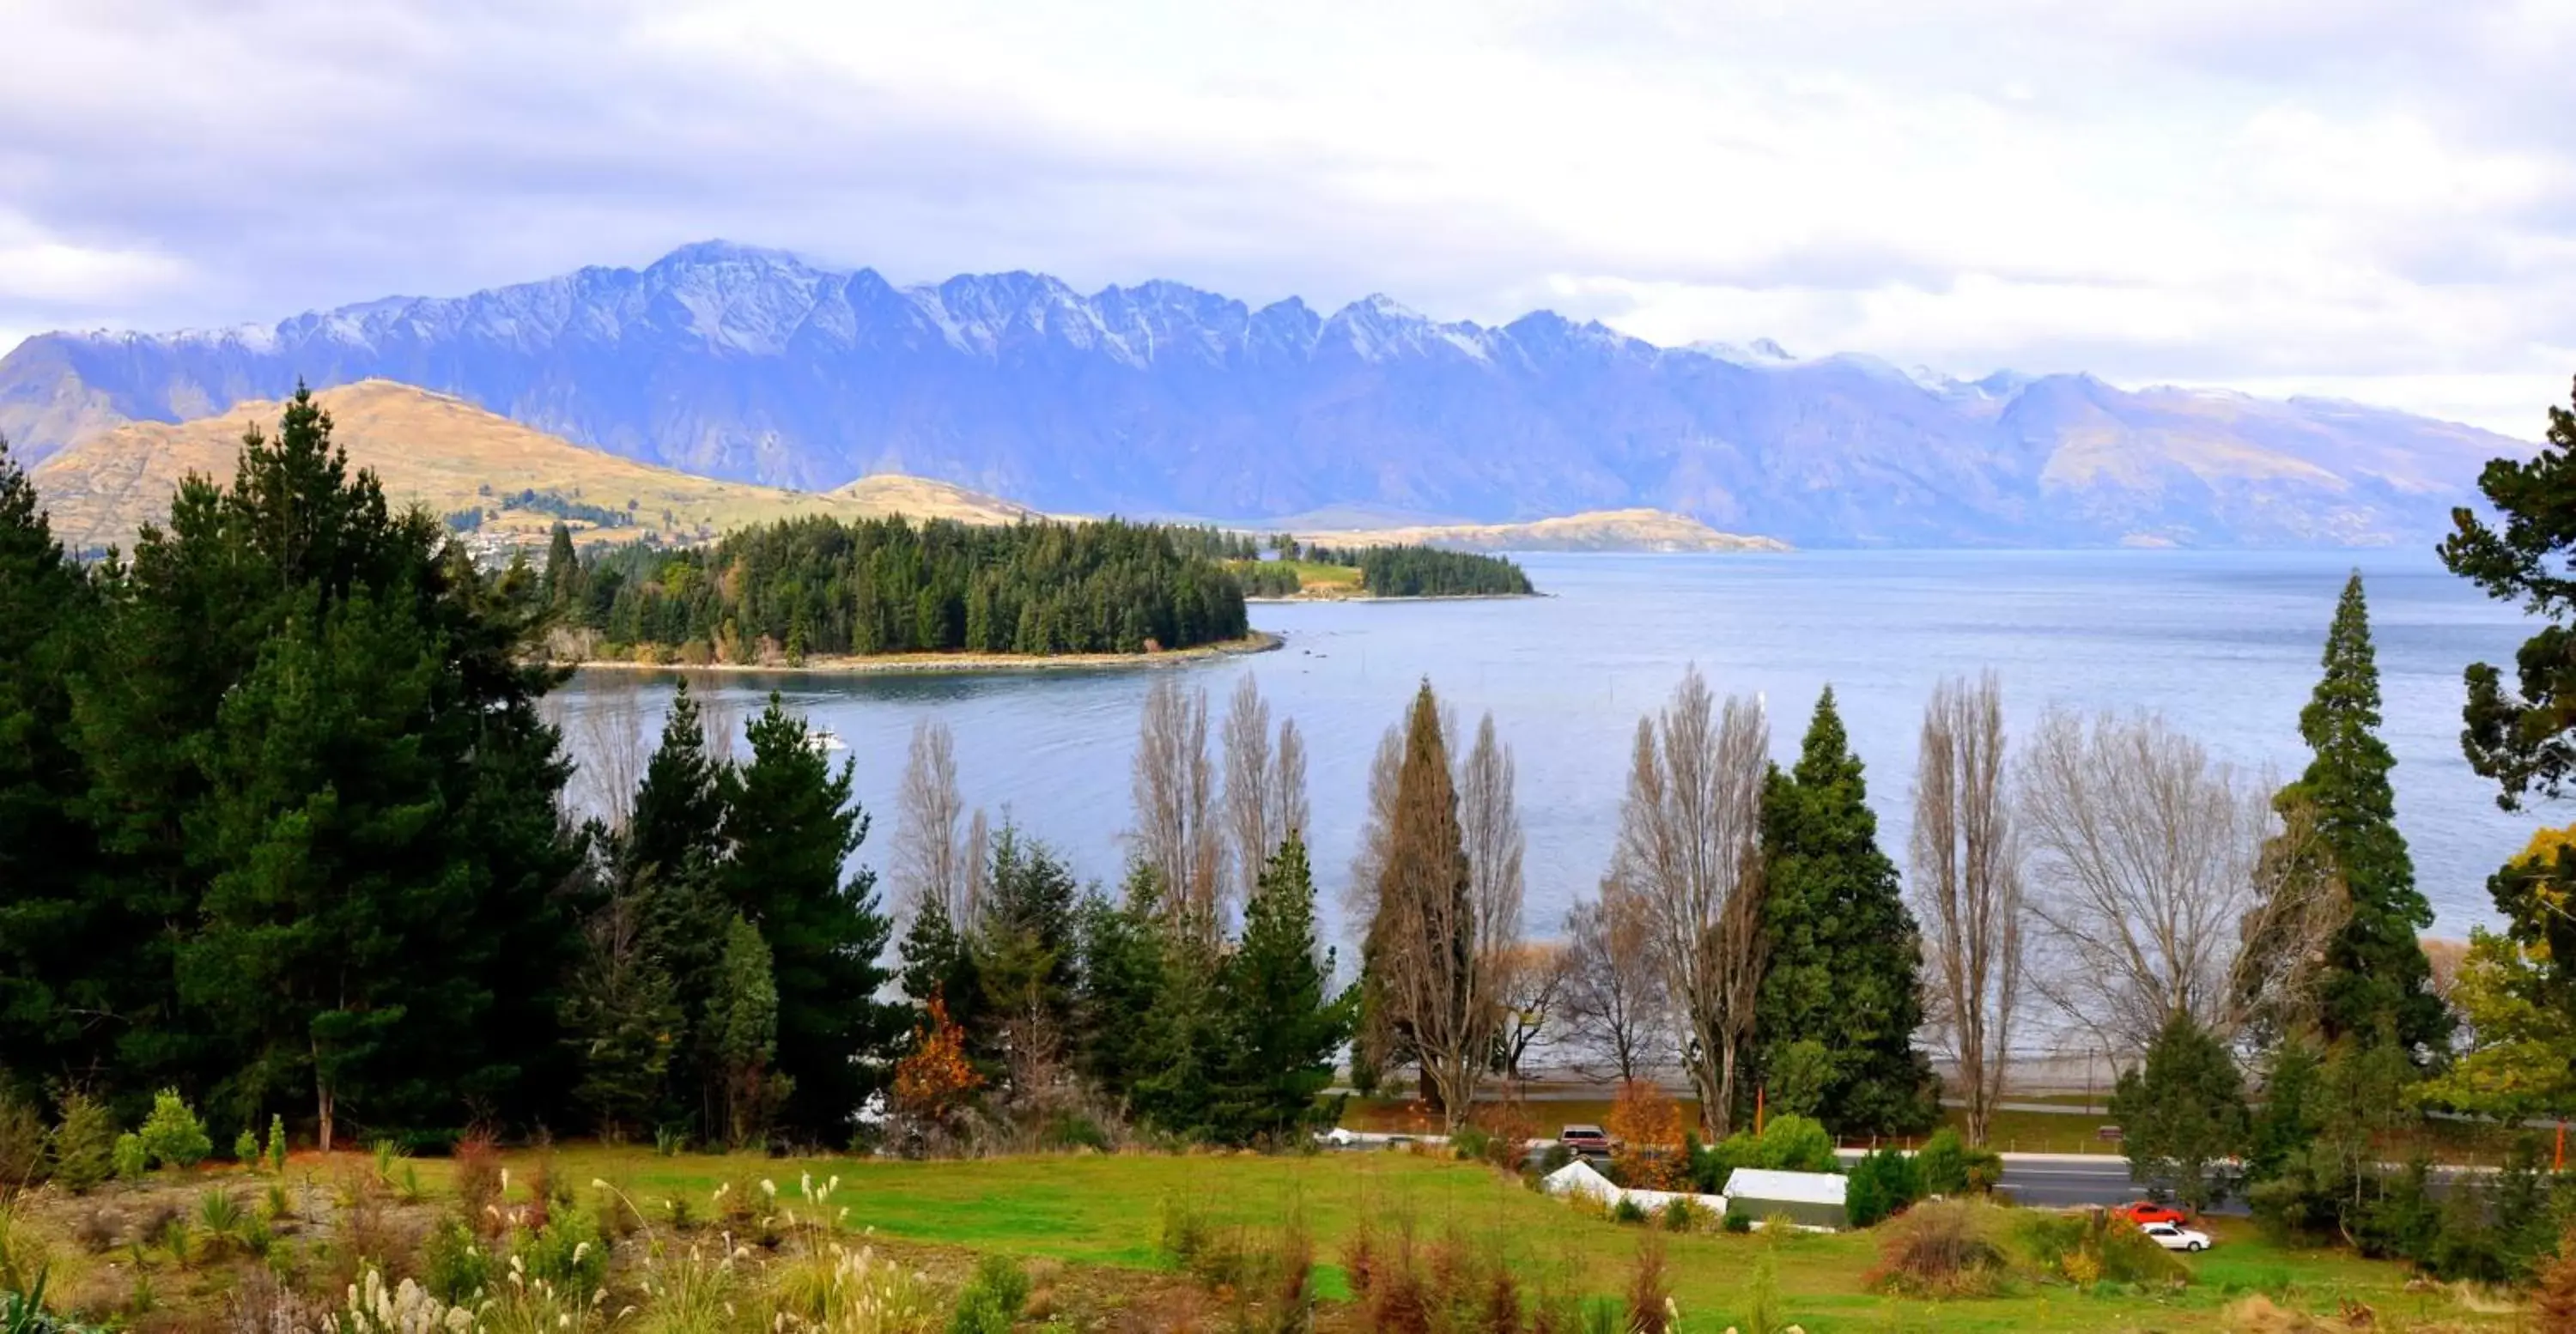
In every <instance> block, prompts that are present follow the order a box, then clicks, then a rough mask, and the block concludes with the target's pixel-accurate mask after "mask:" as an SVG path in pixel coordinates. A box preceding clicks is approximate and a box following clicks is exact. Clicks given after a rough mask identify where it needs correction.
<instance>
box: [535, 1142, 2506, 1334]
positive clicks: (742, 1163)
mask: <svg viewBox="0 0 2576 1334" xmlns="http://www.w3.org/2000/svg"><path fill="white" fill-rule="evenodd" d="M561 1156H562V1160H563V1161H562V1163H561V1165H560V1168H559V1170H563V1171H566V1172H569V1173H570V1174H572V1175H574V1176H575V1177H576V1178H579V1179H585V1180H586V1179H588V1178H589V1177H592V1176H598V1177H603V1178H606V1179H609V1180H611V1181H616V1182H618V1183H619V1184H620V1185H621V1186H623V1187H624V1188H625V1189H627V1190H628V1191H629V1192H630V1193H631V1194H634V1195H635V1196H636V1197H637V1198H638V1199H639V1200H644V1201H647V1202H648V1207H650V1203H649V1202H651V1201H654V1200H657V1199H659V1198H661V1197H664V1196H667V1195H670V1194H675V1193H677V1194H684V1195H685V1194H696V1195H699V1196H703V1195H704V1194H706V1193H707V1192H711V1191H713V1190H714V1189H715V1187H716V1186H717V1185H719V1184H720V1183H722V1182H724V1181H727V1180H742V1179H745V1178H750V1177H763V1176H765V1177H769V1178H770V1179H772V1180H775V1181H778V1182H779V1183H780V1185H781V1187H782V1189H786V1188H788V1181H789V1179H790V1178H793V1177H794V1176H796V1175H797V1174H798V1173H800V1172H805V1171H811V1172H813V1173H815V1174H816V1175H817V1176H818V1177H821V1176H829V1175H838V1176H839V1177H840V1178H841V1183H842V1184H841V1192H840V1194H838V1195H836V1196H835V1198H836V1199H846V1200H847V1201H848V1203H849V1206H850V1214H849V1218H848V1225H849V1226H851V1227H853V1228H869V1229H874V1230H875V1231H876V1232H877V1233H879V1234H881V1235H884V1236H889V1237H895V1238H901V1239H904V1240H908V1241H917V1242H928V1243H938V1244H945V1245H954V1246H960V1247H965V1248H969V1249H972V1250H976V1251H1000V1252H1007V1253H1011V1254H1017V1255H1027V1256H1047V1257H1053V1258H1055V1259H1059V1260H1065V1261H1070V1262H1075V1263H1083V1264H1096V1265H1109V1266H1120V1267H1128V1268H1142V1269H1154V1268H1160V1267H1162V1266H1163V1265H1164V1261H1163V1259H1162V1257H1161V1255H1160V1254H1159V1251H1158V1238H1159V1231H1160V1220H1161V1217H1162V1215H1163V1212H1164V1209H1165V1207H1166V1202H1167V1201H1176V1200H1177V1201H1186V1202H1189V1204H1190V1205H1191V1206H1193V1207H1195V1208H1196V1209H1198V1210H1200V1211H1201V1212H1202V1213H1204V1214H1205V1215H1206V1216H1207V1217H1208V1218H1209V1219H1210V1220H1211V1221H1212V1222H1215V1223H1217V1224H1219V1225H1234V1226H1243V1227H1248V1228H1263V1227H1273V1226H1276V1225H1278V1224H1279V1223H1281V1222H1282V1221H1283V1220H1285V1219H1286V1218H1288V1217H1289V1216H1290V1215H1292V1214H1295V1215H1299V1216H1302V1217H1303V1219H1304V1220H1305V1222H1306V1224H1307V1226H1308V1227H1309V1228H1311V1229H1312V1230H1313V1232H1314V1234H1315V1237H1316V1240H1317V1246H1318V1256H1319V1259H1320V1260H1322V1261H1323V1262H1324V1263H1325V1264H1326V1265H1327V1266H1328V1268H1327V1269H1326V1271H1325V1272H1324V1273H1323V1274H1322V1275H1321V1276H1320V1277H1319V1283H1320V1285H1321V1287H1322V1289H1323V1290H1324V1291H1325V1292H1327V1293H1337V1292H1340V1291H1342V1290H1343V1285H1342V1280H1341V1276H1340V1274H1339V1270H1338V1268H1337V1267H1330V1266H1331V1265H1332V1261H1333V1259H1334V1257H1335V1256H1336V1255H1337V1254H1338V1252H1339V1249H1340V1247H1341V1245H1342V1244H1343V1242H1344V1241H1345V1240H1346V1239H1347V1238H1348V1237H1349V1236H1350V1235H1351V1233H1352V1232H1353V1230H1354V1229H1356V1228H1357V1227H1358V1225H1359V1221H1360V1219H1361V1218H1362V1217H1364V1216H1366V1217H1370V1218H1373V1219H1375V1220H1377V1221H1378V1223H1379V1225H1380V1226H1381V1227H1391V1226H1395V1225H1396V1223H1397V1220H1401V1219H1406V1218H1409V1219H1410V1220H1411V1222H1412V1225H1413V1226H1414V1227H1415V1228H1416V1230H1417V1232H1418V1233H1420V1234H1422V1235H1426V1236H1436V1235H1439V1234H1441V1233H1444V1232H1448V1231H1451V1230H1456V1231H1459V1232H1462V1233H1464V1234H1466V1235H1467V1236H1469V1237H1470V1238H1471V1239H1476V1240H1483V1239H1488V1238H1490V1239H1493V1240H1494V1241H1496V1242H1498V1243H1499V1244H1500V1245H1502V1246H1503V1247H1504V1248H1505V1249H1506V1250H1507V1252H1508V1253H1509V1254H1511V1255H1512V1256H1513V1257H1514V1259H1515V1261H1516V1264H1517V1267H1519V1268H1521V1269H1522V1271H1523V1272H1524V1273H1525V1274H1528V1275H1536V1274H1537V1273H1539V1272H1540V1271H1541V1270H1542V1269H1543V1268H1544V1267H1547V1266H1560V1267H1562V1270H1563V1272H1564V1273H1565V1274H1566V1275H1567V1277H1568V1279H1569V1281H1570V1284H1571V1285H1572V1286H1576V1287H1580V1288H1582V1289H1585V1290H1588V1291H1592V1292H1596V1293H1601V1294H1608V1293H1613V1292H1616V1291H1618V1290H1619V1288H1620V1287H1621V1285H1622V1284H1623V1283H1624V1281H1625V1279H1626V1275H1627V1271H1628V1266H1629V1263H1630V1259H1631V1257H1632V1256H1633V1255H1634V1253H1635V1250H1636V1246H1637V1243H1638V1240H1639V1233H1638V1230H1637V1229H1635V1228H1633V1227H1622V1226H1619V1225H1617V1224H1613V1223H1609V1222H1606V1221H1601V1220H1597V1219H1590V1218H1585V1217H1582V1216H1580V1215H1579V1214H1577V1213H1575V1212H1574V1211H1573V1210H1572V1209H1570V1208H1569V1207H1568V1206H1566V1205H1564V1204H1563V1203H1561V1202H1558V1201H1555V1200H1551V1199H1548V1198H1546V1197H1543V1196H1540V1195H1538V1194H1535V1193H1533V1192H1531V1191H1530V1190H1528V1189H1527V1188H1526V1187H1524V1186H1523V1185H1522V1184H1521V1183H1520V1182H1519V1181H1518V1180H1517V1179H1514V1178H1511V1177H1507V1176H1504V1175H1502V1174H1499V1173H1496V1172H1493V1171H1490V1170H1488V1169H1485V1168H1482V1167H1478V1166H1474V1165H1471V1164H1462V1163H1456V1162H1449V1161H1443V1160H1440V1159H1437V1158H1434V1157H1430V1156H1417V1155H1413V1154H1407V1153H1357V1154H1351V1153H1344V1154H1328V1155H1318V1156H1312V1157H1289V1158H1279V1157H1264V1156H1257V1155H1251V1154H1207V1155H1186V1156H1145V1155H1114V1156H1098V1155H1093V1156H1079V1157H1070V1158H1066V1157H1041V1158H1009V1159H996V1160H984V1161H972V1162H938V1163H908V1162H886V1161H851V1160H841V1161H818V1162H812V1163H788V1162H774V1161H769V1160H760V1159H724V1158H710V1157H691V1156H684V1157H677V1158H657V1157H653V1156H652V1155H650V1154H643V1153H637V1152H634V1151H612V1150H603V1149H590V1148H584V1149H570V1150H566V1151H564V1152H563V1154H562V1155H561ZM2218 1227H2219V1229H2220V1230H2219V1236H2220V1238H2221V1241H2220V1245H2219V1246H2218V1248H2217V1249H2215V1250H2213V1251H2211V1252H2209V1253H2208V1254H2206V1255H2202V1256H2197V1257H2190V1258H2189V1260H2188V1263H2190V1264H2191V1266H2192V1268H2193V1270H2194V1278H2195V1280H2196V1282H2195V1284H2194V1286H2192V1287H2191V1288H2188V1289H2186V1290H2184V1291H2183V1292H2182V1293H2181V1294H2179V1295H2172V1296H2159V1295H2131V1294H2114V1293H2101V1294H2088V1293H2084V1292H2081V1291H2078V1290H2076V1289H2073V1288H2071V1287H2063V1286H2039V1285H2030V1286H2028V1287H2026V1289H2025V1290H2024V1291H2022V1292H2020V1293H2018V1294H2016V1295H2014V1296H2011V1297H2007V1298H2001V1299H1992V1300H1982V1301H1962V1302H1949V1303H1924V1302H1909V1301H1898V1300H1896V1299H1893V1298H1888V1297H1883V1296H1879V1295H1876V1294H1873V1293H1871V1292H1870V1291H1869V1290H1868V1282H1867V1275H1868V1273H1869V1271H1870V1270H1871V1268H1872V1267H1873V1266H1875V1265H1876V1263H1877V1260H1878V1251H1877V1241H1876V1239H1875V1238H1873V1237H1872V1236H1871V1235H1869V1234H1865V1233H1862V1234H1850V1235H1839V1236H1800V1237H1796V1238H1794V1239H1791V1240H1788V1241H1786V1242H1784V1243H1781V1244H1779V1246H1778V1249H1777V1255H1778V1262H1777V1263H1778V1275H1779V1284H1780V1292H1781V1295H1782V1297H1783V1304H1784V1306H1785V1307H1786V1309H1787V1311H1788V1314H1789V1315H1790V1316H1791V1318H1793V1319H1797V1320H1800V1321H1802V1322H1803V1323H1804V1324H1805V1327H1806V1328H1807V1329H1808V1330H1809V1331H1810V1334H1822V1332H1823V1331H1833V1330H1922V1331H2007V1330H2009V1331H2023V1332H2034V1331H2049V1330H2193V1329H2209V1330H2215V1329H2220V1328H2223V1325H2222V1324H2221V1322H2220V1319H2219V1312H2220V1309H2221V1308H2222V1307H2224V1306H2226V1305H2227V1304H2228V1303H2229V1302H2231V1301H2233V1300H2235V1299H2236V1298H2239V1297H2241V1296H2244V1295H2245V1294H2248V1293H2252V1292H2258V1291H2259V1292H2267V1293H2270V1294H2273V1295H2275V1296H2276V1297H2282V1298H2285V1299H2287V1300H2289V1301H2291V1302H2294V1303H2296V1304H2298V1305H2301V1306H2306V1307H2309V1308H2312V1309H2325V1310H2333V1309H2335V1307H2336V1305H2337V1304H2338V1303H2339V1302H2341V1301H2343V1300H2345V1299H2350V1300H2354V1301H2359V1302H2363V1303H2366V1304H2368V1305H2370V1306H2372V1307H2373V1308H2374V1309H2376V1310H2377V1311H2378V1312H2379V1313H2380V1315H2381V1317H2382V1321H2383V1324H2385V1323H2386V1322H2387V1321H2388V1320H2389V1318H2390V1317H2403V1318H2405V1319H2409V1320H2433V1319H2451V1320H2469V1321H2471V1322H2472V1323H2474V1322H2475V1321H2476V1320H2477V1319H2479V1318H2480V1317H2476V1316H2474V1315H2471V1314H2470V1313H2466V1312H2464V1311H2463V1310H2461V1308H2459V1307H2458V1306H2457V1305H2456V1304H2455V1303H2454V1302H2453V1301H2452V1300H2451V1299H2450V1298H2449V1296H2448V1295H2447V1294H2444V1293H2440V1292H2433V1293H2408V1292H2406V1291H2405V1290H2404V1289H2405V1284H2406V1278H2407V1275H2406V1272H2405V1270H2404V1269H2403V1268H2402V1267H2401V1266H2397V1265H2392V1264H2384V1263H2376V1262H2370V1261H2364V1260H2360V1259H2358V1258H2355V1257H2353V1256H2351V1255H2349V1254H2347V1253H2343V1252H2327V1251H2291V1250H2284V1249H2282V1248H2280V1247H2277V1246H2274V1245H2273V1244H2271V1243H2269V1242H2267V1241H2265V1240H2263V1239H2262V1238H2260V1237H2259V1236H2257V1235H2256V1234H2255V1233H2254V1232H2253V1231H2252V1229H2251V1228H2250V1227H2249V1226H2246V1225H2244V1224H2242V1223H2241V1222H2236V1221H2234V1220H2220V1222H2219V1223H2218ZM1668 1241H1669V1244H1670V1247H1671V1251H1670V1256H1671V1266H1672V1272H1673V1278H1674V1296H1675V1299H1676V1301H1677V1302H1678V1304H1679V1305H1680V1307H1681V1309H1682V1312H1683V1318H1684V1327H1685V1328H1686V1329H1688V1330H1691V1331H1694V1334H1696V1332H1698V1331H1710V1332H1712V1334H1713V1332H1714V1331H1717V1330H1722V1329H1724V1328H1726V1327H1727V1326H1728V1325H1729V1324H1731V1323H1736V1322H1738V1321H1740V1320H1741V1319H1742V1315H1741V1312H1740V1309H1739V1308H1740V1307H1741V1306H1742V1304H1743V1302H1744V1300H1745V1298H1746V1296H1747V1289H1746V1284H1747V1281H1748V1276H1749V1274H1750V1272H1751V1268H1752V1265H1753V1263H1754V1261H1755V1259H1756V1257H1757V1256H1758V1255H1759V1254H1760V1253H1761V1248H1764V1247H1766V1246H1770V1245H1771V1244H1772V1243H1770V1242H1769V1241H1767V1240H1766V1239H1764V1238H1762V1237H1759V1236H1728V1235H1686V1236H1672V1237H1669V1238H1668Z"/></svg>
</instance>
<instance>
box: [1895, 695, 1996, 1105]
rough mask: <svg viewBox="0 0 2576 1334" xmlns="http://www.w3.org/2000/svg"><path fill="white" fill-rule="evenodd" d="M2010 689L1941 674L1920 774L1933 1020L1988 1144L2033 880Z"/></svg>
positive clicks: (1926, 722)
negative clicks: (2025, 862) (2011, 739)
mask: <svg viewBox="0 0 2576 1334" xmlns="http://www.w3.org/2000/svg"><path fill="white" fill-rule="evenodd" d="M2004 773H2005V760H2004V719H2003V688H2002V686H2001V685H2000V684H1999V683H1998V682H1997V680H1996V679H1995V675H1994V673H1992V672H1987V673H1986V674H1985V675H1984V676H1983V677H1981V678H1980V679H1979V680H1978V681H1977V682H1976V683H1975V684H1974V685H1971V684H1969V683H1968V682H1967V681H1965V680H1950V681H1944V682H1942V683H1941V684H1940V685H1939V686H1938V687H1936V688H1935V689H1934V690H1933V692H1932V702H1931V703H1930V705H1928V706H1927V707H1926V708H1925V709H1924V712H1923V745H1922V753H1921V755H1920V757H1919V759H1918V760H1917V763H1916V769H1915V775H1914V848H1913V852H1914V858H1913V860H1914V895H1915V898H1916V899H1917V900H1918V905H1917V907H1916V909H1915V915H1916V916H1917V917H1918V918H1919V919H1920V920H1921V921H1922V922H1923V924H1924V932H1923V948H1924V953H1925V955H1926V960H1925V962H1926V963H1927V965H1928V972H1929V974H1930V978H1931V989H1932V995H1931V997H1930V1000H1931V1002H1932V1004H1931V1006H1930V1007H1929V1008H1930V1009H1931V1010H1932V1012H1933V1013H1932V1018H1933V1026H1934V1029H1935V1031H1936V1032H1937V1033H1939V1034H1940V1036H1941V1038H1942V1039H1943V1041H1944V1043H1945V1045H1946V1046H1947V1048H1948V1054H1949V1056H1950V1058H1951V1061H1952V1062H1953V1064H1954V1068H1955V1069H1956V1071H1957V1076H1958V1082H1959V1088H1960V1094H1961V1096H1962V1097H1963V1098H1965V1099H1966V1101H1967V1134H1968V1139H1969V1140H1970V1142H1972V1143H1976V1144H1983V1143H1985V1141H1986V1130H1987V1124H1988V1121H1989V1119H1990V1118H1991V1117H1992V1115H1993V1113H1994V1109H1995V1104H1997V1103H1998V1102H2000V1101H2002V1098H2003V1087H2004V1075H2005V1070H2006V1066H2007V1064H2008V1060H2009V1056H2010V1053H2011V1050H2012V1026H2013V1014H2014V1009H2015V1007H2016V1005H2017V1003H2018V1002H2019V1000H2020V997H2021V990H2022V977H2021V965H2022V917H2023V904H2022V881H2021V867H2020V864H2019V862H2018V860H2017V849H2016V847H2015V845H2014V842H2013V829H2012V818H2011V814H2010V812H2009V810H2008V809H2007V802H2006V797H2005V784H2004Z"/></svg>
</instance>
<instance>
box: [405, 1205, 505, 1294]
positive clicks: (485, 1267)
mask: <svg viewBox="0 0 2576 1334" xmlns="http://www.w3.org/2000/svg"><path fill="white" fill-rule="evenodd" d="M420 1281H421V1286H422V1287H425V1288H427V1289H428V1290H429V1295H430V1296H432V1297H436V1298H437V1299H439V1300H440V1301H442V1302H445V1303H447V1304H448V1305H450V1306H463V1305H467V1304H470V1303H471V1302H472V1301H473V1300H474V1299H475V1298H476V1297H478V1296H479V1295H480V1294H481V1293H482V1292H483V1290H484V1289H485V1288H487V1287H489V1286H490V1285H491V1282H492V1257H491V1256H490V1255H489V1254H487V1253H485V1252H484V1250H483V1248H482V1247H481V1246H478V1245H476V1244H475V1241H474V1230H473V1229H472V1228H469V1227H467V1226H466V1225H465V1221H464V1220H463V1219H460V1218H446V1219H441V1220H440V1221H439V1224H438V1226H437V1227H435V1228H432V1229H431V1230H430V1234H429V1239H428V1241H427V1242H426V1243H424V1244H423V1245H422V1247H421V1275H420Z"/></svg>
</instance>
